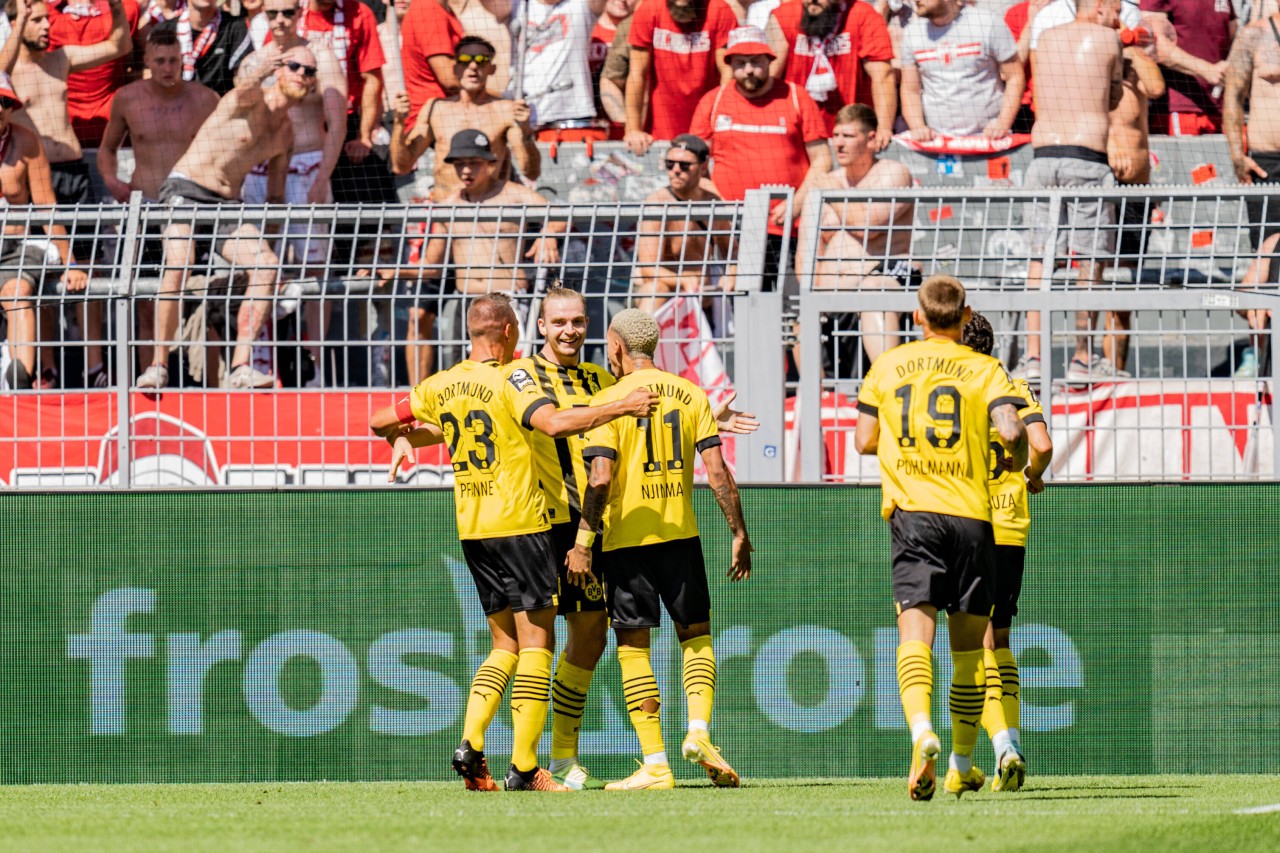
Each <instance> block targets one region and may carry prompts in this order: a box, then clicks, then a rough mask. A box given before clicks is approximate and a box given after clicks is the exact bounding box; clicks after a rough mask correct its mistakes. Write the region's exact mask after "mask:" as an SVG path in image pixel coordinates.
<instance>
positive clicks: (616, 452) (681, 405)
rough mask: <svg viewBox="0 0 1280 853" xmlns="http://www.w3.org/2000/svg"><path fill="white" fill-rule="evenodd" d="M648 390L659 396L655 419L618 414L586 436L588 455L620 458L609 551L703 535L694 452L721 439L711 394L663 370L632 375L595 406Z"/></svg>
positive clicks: (607, 530) (607, 526) (607, 525)
mask: <svg viewBox="0 0 1280 853" xmlns="http://www.w3.org/2000/svg"><path fill="white" fill-rule="evenodd" d="M644 387H648V388H649V389H650V390H652V391H654V392H655V393H656V394H657V395H658V410H657V411H656V412H655V413H654V415H653V417H652V418H631V417H626V418H618V419H617V420H615V421H612V422H610V423H608V424H605V425H604V426H602V427H597V428H596V429H593V430H592V431H591V432H589V433H587V448H586V451H585V454H584V455H585V456H586V458H587V459H588V460H591V459H594V458H595V457H597V456H605V457H608V458H610V459H613V460H614V466H613V483H612V485H611V486H610V488H609V503H608V506H607V507H606V508H605V513H604V550H606V551H613V550H616V549H618V548H632V547H635V546H637V545H655V544H657V543H659V542H671V541H674V540H676V539H691V538H693V537H694V536H697V535H698V520H697V518H696V517H694V514H693V467H694V457H695V455H696V454H698V453H701V452H702V451H703V450H705V449H706V448H708V447H716V446H718V445H719V444H720V431H719V429H718V428H717V426H716V419H715V416H714V415H713V414H712V413H711V403H710V402H709V401H708V400H707V395H706V393H705V392H703V390H702V389H701V388H699V387H698V386H697V385H694V384H693V383H692V382H690V381H689V380H687V379H682V378H680V377H679V376H676V375H675V374H672V373H667V372H666V371H665V370H658V369H657V368H646V369H644V370H637V371H636V372H635V373H631V374H628V375H627V376H624V377H623V378H622V379H621V380H619V381H618V383H617V384H616V385H614V386H613V387H612V388H607V389H605V390H603V391H601V392H600V393H599V394H597V395H596V398H595V400H593V401H592V405H595V406H600V405H604V404H605V403H612V402H613V401H615V400H621V399H622V398H624V397H626V396H627V395H628V394H630V393H631V392H632V391H634V390H636V389H637V388H644Z"/></svg>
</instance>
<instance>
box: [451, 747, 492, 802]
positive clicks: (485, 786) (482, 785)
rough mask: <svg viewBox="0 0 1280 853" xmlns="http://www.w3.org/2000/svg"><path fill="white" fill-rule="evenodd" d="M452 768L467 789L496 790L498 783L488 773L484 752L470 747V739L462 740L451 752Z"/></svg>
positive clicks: (487, 763)
mask: <svg viewBox="0 0 1280 853" xmlns="http://www.w3.org/2000/svg"><path fill="white" fill-rule="evenodd" d="M453 769H454V771H455V772H456V773H457V774H458V775H459V776H461V777H462V783H463V784H464V785H465V786H466V788H467V790H468V791H496V790H498V783H497V782H495V781H494V780H493V777H492V776H491V775H489V762H487V761H485V759H484V753H483V752H481V751H480V750H478V749H472V748H471V741H469V740H464V741H463V742H462V743H461V744H459V745H458V748H457V749H456V750H454V753H453Z"/></svg>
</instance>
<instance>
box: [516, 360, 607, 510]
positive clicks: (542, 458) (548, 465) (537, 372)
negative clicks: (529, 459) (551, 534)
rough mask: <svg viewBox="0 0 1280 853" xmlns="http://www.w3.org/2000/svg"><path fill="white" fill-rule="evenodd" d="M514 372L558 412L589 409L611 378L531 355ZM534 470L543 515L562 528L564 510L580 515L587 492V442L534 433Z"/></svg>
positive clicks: (599, 370) (591, 367) (594, 368)
mask: <svg viewBox="0 0 1280 853" xmlns="http://www.w3.org/2000/svg"><path fill="white" fill-rule="evenodd" d="M511 368H512V369H513V370H524V371H525V372H527V373H529V374H530V375H531V376H533V378H534V379H535V380H537V382H538V387H539V388H541V389H542V393H543V394H544V395H546V397H547V398H548V399H550V400H551V401H552V402H553V403H555V405H556V408H557V409H568V408H571V407H574V406H589V405H591V400H592V398H593V397H595V395H596V394H598V393H600V391H601V390H603V389H605V388H608V387H609V386H610V385H612V384H614V382H615V381H617V380H615V379H614V378H613V375H612V374H610V373H609V371H608V370H605V369H604V368H603V367H600V366H599V365H596V364H589V363H585V362H584V363H582V364H579V365H577V366H576V367H564V366H562V365H560V364H558V363H556V362H554V361H550V360H548V359H546V358H544V357H543V356H542V354H541V353H535V354H534V355H532V356H530V357H529V358H521V359H517V360H516V361H513V362H511ZM530 438H531V441H532V443H533V462H534V470H535V471H536V472H537V475H538V485H539V486H541V487H542V497H543V499H544V500H545V501H546V503H547V514H548V515H549V516H550V517H551V523H552V524H567V523H568V522H569V520H570V519H569V509H570V508H571V507H572V508H573V511H574V512H576V513H580V512H582V495H583V494H584V493H585V492H586V491H587V463H586V461H585V460H584V459H583V458H582V451H583V450H585V449H586V446H587V441H586V435H585V434H584V433H579V434H577V435H571V436H568V437H567V438H552V437H551V436H549V435H547V434H546V433H542V432H538V431H537V430H534V431H533V434H532V436H531V437H530Z"/></svg>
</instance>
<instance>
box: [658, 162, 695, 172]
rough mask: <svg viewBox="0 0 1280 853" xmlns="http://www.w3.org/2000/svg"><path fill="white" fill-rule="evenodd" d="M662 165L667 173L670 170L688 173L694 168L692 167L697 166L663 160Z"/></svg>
mask: <svg viewBox="0 0 1280 853" xmlns="http://www.w3.org/2000/svg"><path fill="white" fill-rule="evenodd" d="M662 165H664V166H666V167H667V171H668V172H670V171H671V170H672V169H679V170H680V171H682V172H688V171H691V170H692V169H693V167H694V166H696V165H698V164H697V163H685V162H683V161H681V160H663V161H662Z"/></svg>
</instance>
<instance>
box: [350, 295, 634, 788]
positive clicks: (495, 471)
mask: <svg viewBox="0 0 1280 853" xmlns="http://www.w3.org/2000/svg"><path fill="white" fill-rule="evenodd" d="M467 332H468V335H469V336H470V339H471V354H470V357H469V358H467V359H466V360H465V361H462V362H459V363H458V364H457V365H455V366H454V367H451V368H450V369H448V370H445V371H442V372H440V373H437V374H435V375H434V376H431V377H430V378H428V379H426V380H424V381H423V382H421V383H419V384H418V385H417V386H416V387H415V388H414V389H413V391H412V392H411V393H410V394H409V396H408V398H406V399H405V400H402V401H401V402H400V403H398V404H396V405H395V406H388V407H386V408H384V409H382V410H380V411H378V412H376V413H375V414H374V416H373V418H372V419H371V420H370V424H369V425H370V427H371V428H372V429H373V430H374V432H376V433H377V434H379V435H382V436H383V437H385V438H388V439H389V440H391V441H392V442H393V444H394V446H395V447H396V457H395V459H393V463H392V464H393V469H392V470H393V473H394V470H395V466H397V465H398V463H399V459H400V458H401V457H402V456H403V455H404V454H405V453H407V452H412V448H411V446H414V447H416V446H424V445H427V444H434V443H437V442H439V441H440V440H441V439H442V438H443V440H445V441H447V442H448V444H449V457H450V459H451V460H452V461H453V472H454V487H453V488H454V501H455V503H456V505H457V506H456V509H457V518H458V537H459V539H461V540H462V552H463V555H464V556H465V557H466V560H467V566H468V568H469V569H470V570H471V576H472V578H473V579H474V581H475V584H476V591H477V592H478V593H479V595H480V601H481V604H482V605H483V607H484V612H485V616H486V617H487V618H488V622H489V630H490V633H491V634H492V636H493V650H492V652H490V654H489V656H488V658H487V659H486V660H485V662H484V663H483V664H481V666H480V668H479V669H478V670H477V671H476V675H475V678H474V679H473V680H472V683H471V693H470V696H469V697H468V699H467V710H466V721H465V723H464V724H463V731H462V743H461V745H460V746H459V747H458V749H457V751H456V752H455V753H454V756H453V768H454V770H456V771H457V772H458V775H460V776H461V777H462V778H463V780H464V783H465V785H466V787H467V789H468V790H473V791H496V790H497V789H498V786H497V783H496V782H494V780H493V778H492V777H491V776H490V774H489V767H488V763H487V762H486V760H485V756H484V734H485V730H486V729H487V728H488V726H489V723H490V722H491V721H492V719H493V716H494V714H495V713H497V710H498V704H499V703H500V702H501V701H502V694H503V692H504V691H505V690H506V687H507V682H508V681H509V680H511V678H512V676H513V675H514V677H515V680H514V683H513V684H512V689H511V719H512V729H513V735H514V743H513V746H512V755H511V769H510V771H509V772H508V773H507V778H506V788H507V790H508V791H512V790H532V791H565V790H568V789H567V788H565V787H564V786H563V785H560V784H559V783H557V782H556V781H554V780H553V779H552V778H551V774H550V773H549V772H547V771H546V770H545V769H542V768H540V767H539V766H538V755H537V750H538V738H539V736H540V735H541V734H542V729H543V727H544V726H545V725H546V721H547V707H548V705H549V703H550V699H551V655H552V649H553V648H554V645H555V633H554V628H555V618H556V559H557V556H556V551H555V543H554V540H553V539H552V537H551V529H550V528H551V524H550V521H549V519H548V516H547V508H546V503H545V502H544V501H543V498H542V492H541V490H540V489H539V488H538V483H537V479H536V476H535V474H534V463H533V451H532V448H531V446H530V442H529V438H528V433H529V430H531V429H536V430H539V431H541V432H544V433H546V434H548V435H551V436H555V437H560V436H567V435H572V434H574V433H580V432H585V431H587V430H590V429H592V428H594V427H597V426H601V425H603V424H605V423H608V422H609V421H611V420H613V419H614V418H618V417H622V416H625V415H632V416H634V417H645V416H647V415H648V414H649V413H650V412H651V411H652V409H653V404H654V402H655V401H656V399H657V398H656V395H655V394H653V393H652V392H650V391H648V390H646V389H644V388H629V389H628V391H633V393H630V394H626V395H622V396H619V397H617V398H615V399H613V400H610V401H609V404H608V405H602V406H596V407H592V408H586V407H582V408H573V409H557V408H556V407H555V405H554V404H553V403H552V401H551V400H550V399H548V398H547V397H546V396H545V395H544V394H543V392H542V389H541V388H540V387H539V385H538V383H537V381H536V380H535V379H534V378H533V377H532V376H530V375H529V374H528V373H527V372H526V371H524V370H519V369H516V370H511V369H504V367H503V365H506V364H508V363H509V362H510V361H511V356H512V355H513V354H514V352H515V347H516V342H517V340H518V339H519V336H520V324H519V321H518V320H517V319H516V314H515V311H514V310H513V309H512V307H511V300H510V298H509V297H507V296H505V295H503V294H490V295H486V296H481V297H479V298H477V299H476V300H475V301H474V302H472V304H471V308H470V310H468V312H467ZM416 420H421V421H423V422H424V424H425V426H424V427H420V428H417V429H415V428H414V426H413V424H414V422H415V421H416Z"/></svg>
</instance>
